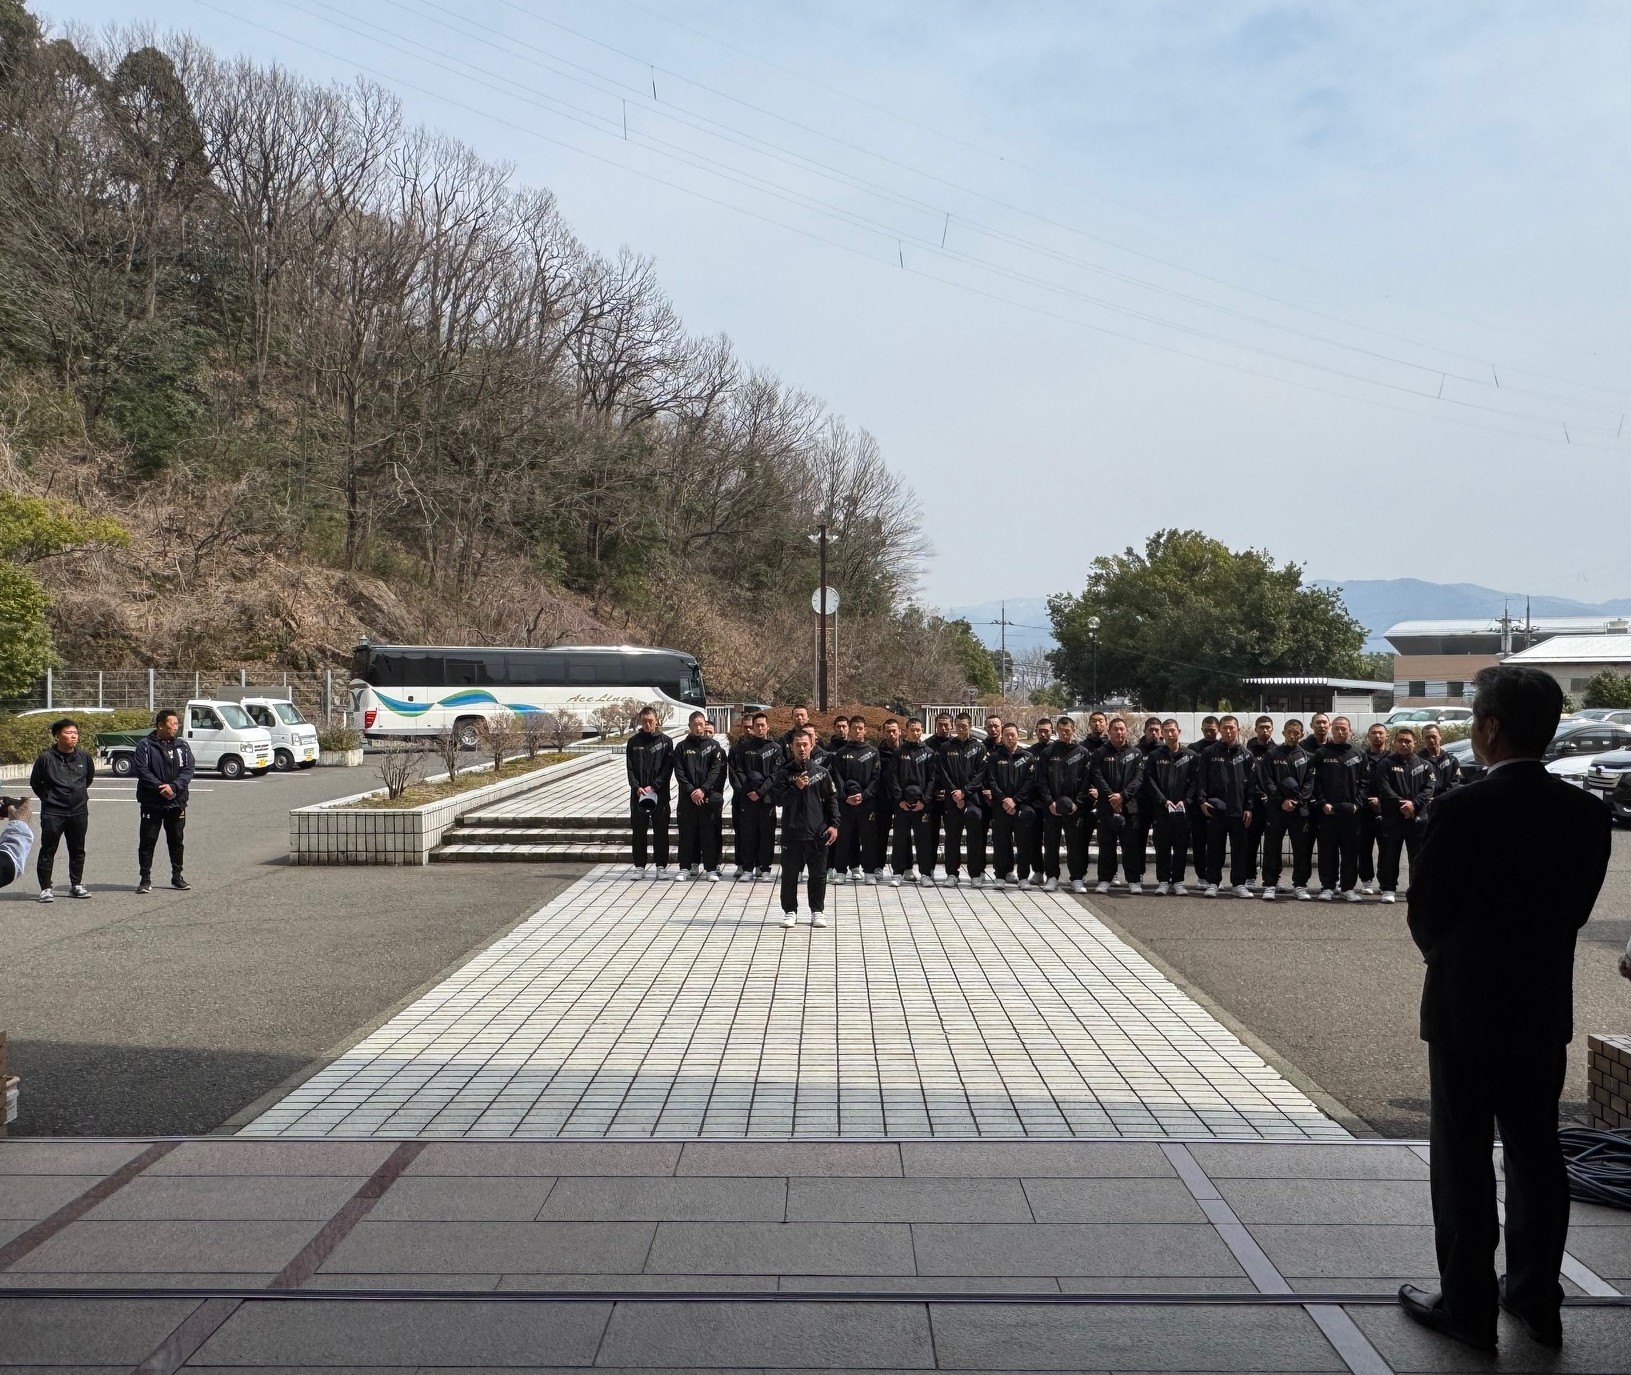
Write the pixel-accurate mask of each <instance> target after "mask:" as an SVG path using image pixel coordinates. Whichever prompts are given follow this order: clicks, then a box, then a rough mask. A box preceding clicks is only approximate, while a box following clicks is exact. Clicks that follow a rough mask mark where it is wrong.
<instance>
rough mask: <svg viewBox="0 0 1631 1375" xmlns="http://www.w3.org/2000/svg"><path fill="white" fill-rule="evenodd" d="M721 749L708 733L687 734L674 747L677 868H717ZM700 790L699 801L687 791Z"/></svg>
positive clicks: (722, 773)
mask: <svg viewBox="0 0 1631 1375" xmlns="http://www.w3.org/2000/svg"><path fill="white" fill-rule="evenodd" d="M725 762H726V761H725V751H724V750H723V749H721V748H720V745H719V741H717V740H715V739H714V738H713V736H711V735H687V736H686V737H685V739H683V740H681V741H680V743H679V744H677V745H676V746H674V792H675V794H676V798H675V805H676V806H677V807H678V809H679V820H680V868H682V869H688V868H691V867H693V866H695V865H701V866H702V868H703V869H705V870H707V871H708V872H709V873H713V872H715V871H716V870H717V869H718V868H719V830H720V825H719V819H720V814H721V812H722V811H723V810H724V806H725ZM697 791H700V792H701V793H702V801H701V802H693V801H692V800H691V794H692V793H693V792H697Z"/></svg>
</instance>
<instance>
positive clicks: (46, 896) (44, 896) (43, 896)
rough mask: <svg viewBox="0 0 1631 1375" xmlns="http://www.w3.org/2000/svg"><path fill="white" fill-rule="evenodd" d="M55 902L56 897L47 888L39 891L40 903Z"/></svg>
mask: <svg viewBox="0 0 1631 1375" xmlns="http://www.w3.org/2000/svg"><path fill="white" fill-rule="evenodd" d="M56 900H57V895H56V894H55V893H53V892H52V891H51V890H50V889H49V888H42V889H40V901H41V902H55V901H56Z"/></svg>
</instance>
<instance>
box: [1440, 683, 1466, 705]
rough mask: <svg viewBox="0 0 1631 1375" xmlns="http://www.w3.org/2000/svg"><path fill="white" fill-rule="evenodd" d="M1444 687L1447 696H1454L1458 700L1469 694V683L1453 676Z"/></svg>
mask: <svg viewBox="0 0 1631 1375" xmlns="http://www.w3.org/2000/svg"><path fill="white" fill-rule="evenodd" d="M1444 687H1445V694H1446V696H1449V697H1453V698H1455V700H1456V701H1458V702H1459V701H1461V699H1462V698H1464V697H1465V696H1466V695H1467V685H1466V683H1465V682H1463V681H1461V680H1460V679H1457V678H1452V679H1450V681H1449V682H1447V683H1446V684H1445V685H1444Z"/></svg>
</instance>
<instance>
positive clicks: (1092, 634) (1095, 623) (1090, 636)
mask: <svg viewBox="0 0 1631 1375" xmlns="http://www.w3.org/2000/svg"><path fill="white" fill-rule="evenodd" d="M1103 624H1104V622H1103V621H1101V620H1100V619H1099V618H1098V617H1097V616H1089V617H1088V618H1087V642H1088V644H1089V645H1090V646H1091V647H1092V653H1093V705H1094V706H1095V707H1096V706H1098V704H1099V627H1100V626H1101V625H1103Z"/></svg>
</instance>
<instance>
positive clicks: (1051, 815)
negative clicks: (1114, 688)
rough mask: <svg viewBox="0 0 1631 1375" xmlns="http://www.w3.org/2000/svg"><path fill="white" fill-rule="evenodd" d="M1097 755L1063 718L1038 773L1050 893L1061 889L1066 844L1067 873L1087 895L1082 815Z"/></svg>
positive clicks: (1043, 861)
mask: <svg viewBox="0 0 1631 1375" xmlns="http://www.w3.org/2000/svg"><path fill="white" fill-rule="evenodd" d="M1092 766H1093V751H1092V750H1090V749H1088V748H1087V746H1086V745H1083V744H1081V743H1079V742H1078V741H1077V739H1076V723H1075V722H1074V721H1072V720H1071V719H1070V717H1068V716H1061V717H1060V718H1059V738H1058V739H1057V740H1056V741H1054V743H1053V748H1052V749H1051V750H1049V751H1048V756H1047V758H1046V759H1043V760H1041V761H1040V762H1039V763H1038V765H1037V770H1036V805H1037V809H1038V810H1039V811H1040V812H1041V814H1042V864H1043V872H1044V873H1045V874H1046V876H1047V882H1046V883H1045V884H1044V885H1043V886H1044V887H1045V888H1046V889H1047V890H1048V891H1049V892H1050V893H1051V892H1053V891H1055V890H1056V889H1057V888H1058V887H1059V842H1060V841H1061V840H1063V841H1064V843H1065V866H1066V873H1068V874H1069V876H1070V886H1071V888H1072V889H1074V890H1075V891H1076V892H1078V893H1085V892H1086V891H1087V882H1086V880H1087V842H1086V841H1085V840H1083V839H1082V815H1083V813H1084V812H1085V811H1086V810H1087V789H1088V786H1089V785H1088V775H1089V774H1090V773H1091V771H1092Z"/></svg>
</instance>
